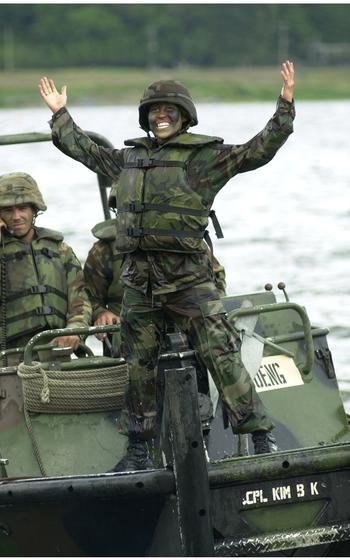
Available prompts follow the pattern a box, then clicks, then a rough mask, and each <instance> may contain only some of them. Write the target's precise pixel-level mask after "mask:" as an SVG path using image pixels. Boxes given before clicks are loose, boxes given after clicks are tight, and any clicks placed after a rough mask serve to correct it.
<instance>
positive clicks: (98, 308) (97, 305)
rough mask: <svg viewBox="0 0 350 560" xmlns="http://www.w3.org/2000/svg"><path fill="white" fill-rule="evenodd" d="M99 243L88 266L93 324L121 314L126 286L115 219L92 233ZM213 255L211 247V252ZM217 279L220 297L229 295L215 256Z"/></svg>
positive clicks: (91, 251)
mask: <svg viewBox="0 0 350 560" xmlns="http://www.w3.org/2000/svg"><path fill="white" fill-rule="evenodd" d="M91 231H92V233H93V235H94V236H95V237H97V239H98V241H96V243H94V244H93V246H92V247H91V249H90V251H89V254H88V256H87V259H86V262H85V265H84V276H85V283H86V288H87V291H88V294H89V297H90V301H91V304H92V320H93V322H94V321H96V319H97V318H98V317H99V316H100V315H101V313H103V312H104V311H106V309H109V310H110V311H112V313H115V314H116V315H120V311H121V306H122V300H123V292H124V287H123V285H122V283H121V281H120V275H121V265H122V257H123V254H122V253H119V252H118V251H117V249H116V248H115V237H116V224H115V218H112V219H110V220H106V221H104V222H100V223H98V224H96V225H95V226H94V227H93V229H92V230H91ZM207 254H208V256H209V257H211V255H210V253H209V248H208V249H207ZM211 264H212V267H213V279H214V283H215V286H216V288H217V290H218V292H219V295H220V297H224V296H225V295H226V274H225V269H224V267H223V266H222V265H221V264H220V263H219V261H218V260H217V258H216V257H215V256H214V255H213V258H212V263H211V260H210V261H208V266H211Z"/></svg>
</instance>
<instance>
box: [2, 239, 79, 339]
mask: <svg viewBox="0 0 350 560" xmlns="http://www.w3.org/2000/svg"><path fill="white" fill-rule="evenodd" d="M35 229H36V234H37V237H36V238H35V239H33V241H32V243H30V244H26V243H22V242H21V241H19V240H18V239H16V238H15V237H12V236H11V237H9V236H8V235H6V236H5V238H4V239H5V244H4V248H3V249H2V250H3V251H4V259H5V268H6V294H5V300H6V338H7V340H11V339H13V338H16V337H18V336H21V335H25V334H27V333H31V332H33V333H35V332H37V331H39V330H42V329H54V328H55V329H56V328H63V327H65V326H66V322H67V307H68V304H67V299H68V298H67V291H68V287H67V277H66V270H65V267H64V264H63V263H62V261H61V257H60V253H59V245H60V243H61V242H62V240H63V236H62V234H61V233H59V232H56V231H53V230H49V229H44V228H35Z"/></svg>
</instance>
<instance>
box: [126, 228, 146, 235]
mask: <svg viewBox="0 0 350 560" xmlns="http://www.w3.org/2000/svg"><path fill="white" fill-rule="evenodd" d="M126 235H128V236H129V237H141V236H142V235H143V228H127V230H126Z"/></svg>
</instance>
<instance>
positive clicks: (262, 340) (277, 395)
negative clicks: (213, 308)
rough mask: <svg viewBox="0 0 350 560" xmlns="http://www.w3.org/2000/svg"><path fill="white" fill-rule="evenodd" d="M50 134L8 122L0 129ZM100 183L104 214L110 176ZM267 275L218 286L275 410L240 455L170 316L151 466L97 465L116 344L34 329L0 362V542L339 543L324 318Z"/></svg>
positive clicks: (115, 385) (342, 527)
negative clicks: (20, 350)
mask: <svg viewBox="0 0 350 560" xmlns="http://www.w3.org/2000/svg"><path fill="white" fill-rule="evenodd" d="M88 134H89V135H90V137H91V138H92V139H93V140H94V141H95V142H97V143H99V144H101V145H105V146H111V144H110V143H109V142H108V141H107V140H106V139H105V138H103V137H101V136H99V135H97V134H95V133H92V132H88ZM50 140H51V137H50V135H46V134H40V133H32V134H19V135H11V136H2V137H0V144H2V145H9V144H17V143H23V142H44V141H50ZM98 184H99V188H100V193H101V200H102V208H103V212H104V217H105V218H106V219H107V218H109V210H108V205H107V195H106V191H107V189H108V187H109V186H110V185H109V184H108V182H107V180H106V179H105V178H104V177H100V176H98ZM278 287H279V289H280V291H279V292H278V294H279V296H278V297H277V295H276V294H275V293H274V291H273V289H272V286H271V285H266V287H265V289H264V290H262V291H261V292H258V293H252V294H241V295H234V296H228V297H226V298H224V300H223V301H224V304H225V306H226V310H227V316H228V319H229V320H230V321H232V322H233V324H234V325H235V328H236V329H237V330H239V332H240V334H241V339H242V347H241V354H242V359H243V361H244V363H245V365H246V367H247V369H248V371H249V372H250V373H251V375H252V377H253V378H254V383H255V386H256V388H257V391H258V393H259V395H260V397H261V398H262V400H263V402H264V404H265V406H266V407H267V409H268V412H269V414H270V416H271V417H272V419H273V422H274V424H275V425H276V429H275V431H274V434H275V436H276V440H277V445H278V448H277V449H276V450H275V451H274V452H273V453H271V454H263V455H253V454H252V449H251V443H250V441H249V439H248V437H247V436H240V437H234V436H233V435H232V432H231V429H230V428H229V425H228V421H227V418H226V417H225V414H224V413H223V409H222V407H221V403H220V400H219V399H218V397H217V393H216V390H215V387H214V386H213V383H212V380H211V378H210V375H209V374H208V373H207V372H206V371H204V370H203V368H202V367H201V366H200V364H199V363H198V362H197V360H196V356H195V354H194V352H193V351H192V350H191V348H189V347H188V345H187V343H186V340H185V338H184V337H183V335H182V334H181V333H179V332H176V331H174V330H172V329H171V328H170V327H169V331H168V332H167V334H166V338H165V339H166V344H165V346H164V348H163V352H162V355H161V357H160V361H159V389H160V391H163V397H164V398H163V399H161V401H162V402H163V410H162V429H161V434H162V435H161V438H160V441H157V442H155V443H154V446H153V449H152V453H153V455H154V460H155V463H156V468H155V469H153V470H147V471H137V472H125V473H113V472H108V471H110V469H111V468H112V467H113V465H114V464H115V463H116V462H117V460H118V459H119V458H121V457H122V455H123V454H124V452H125V448H126V437H124V436H123V435H121V434H119V433H118V432H117V430H116V427H115V420H116V418H117V417H118V415H119V414H121V409H122V406H123V404H122V403H123V399H122V395H123V391H124V387H125V385H126V383H127V367H126V364H125V362H124V360H123V358H122V357H121V356H120V355H118V352H117V345H113V349H114V350H113V355H110V356H103V355H93V352H92V351H91V349H90V348H89V346H88V345H83V348H82V353H83V356H81V353H80V355H79V357H73V359H72V358H71V356H70V354H69V352H67V351H66V350H65V349H63V350H62V349H56V350H54V349H51V350H50V352H51V354H50V359H49V360H47V361H44V359H41V358H40V361H36V360H33V352H34V350H35V349H36V351H38V352H41V351H42V352H45V351H47V350H48V345H47V340H48V339H49V338H50V337H52V336H53V335H59V334H63V333H69V334H73V333H81V332H82V330H81V329H76V330H73V329H60V330H55V331H46V332H44V333H40V334H39V335H35V336H34V337H33V338H32V339H31V341H30V342H29V343H28V344H27V346H26V347H25V349H24V356H23V362H22V363H21V364H20V366H18V367H10V366H7V367H6V366H3V367H1V368H0V397H1V399H0V470H1V478H0V553H1V555H2V556H49V557H50V556H56V557H57V556H126V557H128V556H130V557H131V556H153V557H157V556H163V557H164V556H281V555H282V556H347V555H348V552H349V550H350V543H349V540H350V431H349V425H348V418H347V415H346V412H345V410H344V406H343V402H342V399H341V396H340V392H339V388H338V383H337V378H336V373H335V371H334V366H333V362H332V355H331V351H330V349H329V347H328V343H327V334H328V330H327V328H324V327H320V326H314V325H313V324H312V323H310V320H309V317H308V314H307V311H306V310H305V308H304V307H302V306H299V305H298V304H297V303H294V302H291V301H290V300H289V298H288V295H287V291H286V287H285V285H284V284H283V283H282V282H281V283H280V284H279V286H278ZM106 330H107V331H108V332H110V334H111V336H112V337H115V338H117V334H118V327H117V326H113V327H108V328H107V327H91V328H90V329H86V330H84V331H83V332H85V334H89V335H93V334H94V333H96V332H100V331H106ZM6 353H8V350H6V349H2V351H1V358H3V357H4V356H5V355H6ZM39 356H40V354H39Z"/></svg>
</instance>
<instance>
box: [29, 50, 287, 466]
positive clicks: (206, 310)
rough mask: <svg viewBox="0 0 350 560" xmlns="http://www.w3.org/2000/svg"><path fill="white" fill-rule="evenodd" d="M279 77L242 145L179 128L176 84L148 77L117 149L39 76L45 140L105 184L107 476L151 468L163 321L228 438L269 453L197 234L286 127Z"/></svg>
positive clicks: (180, 94)
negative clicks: (121, 434) (199, 370)
mask: <svg viewBox="0 0 350 560" xmlns="http://www.w3.org/2000/svg"><path fill="white" fill-rule="evenodd" d="M281 75H282V82H283V83H282V91H281V94H280V96H279V97H278V102H277V108H276V112H275V114H274V115H273V116H272V118H271V119H270V120H269V121H268V123H267V124H266V126H265V127H264V128H263V130H262V131H261V132H259V133H258V134H257V135H256V136H254V137H253V138H252V139H251V140H249V141H247V142H245V143H240V144H235V145H228V144H224V143H223V139H222V138H220V137H217V136H205V135H202V134H194V133H192V132H189V131H188V129H189V127H193V126H195V125H196V124H197V114H196V109H195V106H194V103H193V100H192V98H191V96H190V94H189V92H188V91H187V89H186V88H185V87H184V86H182V85H181V84H179V83H178V82H174V81H172V80H169V81H164V80H162V81H158V82H155V83H153V84H151V85H150V86H149V87H148V88H147V89H146V91H145V93H144V95H143V97H142V98H141V101H140V105H139V123H140V126H141V128H142V129H143V130H144V131H145V132H146V133H147V136H146V137H145V136H143V137H141V138H134V139H132V140H127V141H126V142H125V147H124V148H123V149H119V150H115V149H108V148H104V147H101V146H98V145H96V144H95V143H94V142H92V141H91V139H90V138H89V137H88V135H86V134H84V132H83V131H82V130H81V129H80V128H79V127H78V126H77V125H76V124H75V123H74V121H73V119H72V117H71V115H70V113H69V112H68V110H67V108H66V104H67V88H66V86H63V87H62V89H61V91H60V92H59V91H57V89H56V87H55V84H54V82H53V80H51V79H48V78H46V77H44V78H42V79H41V80H40V83H39V86H38V87H39V91H40V94H41V96H42V98H43V100H44V101H45V103H46V104H47V105H48V107H49V108H50V109H51V111H52V112H53V117H52V120H51V128H52V139H53V142H54V144H55V145H56V146H57V147H58V148H59V149H60V150H61V151H62V152H63V153H65V154H66V155H69V156H70V157H72V158H73V159H75V160H77V161H80V162H81V163H83V164H84V165H86V166H87V167H88V168H89V169H91V170H93V171H95V172H98V173H102V174H104V175H106V176H108V177H110V178H112V180H113V181H114V182H115V185H114V186H113V188H112V189H111V193H110V199H109V202H110V206H111V207H112V208H115V209H117V214H116V241H115V244H116V245H115V246H116V248H117V250H118V251H120V252H121V253H124V258H123V264H122V272H121V279H122V282H123V284H124V298H123V306H122V311H121V325H122V329H121V330H122V339H123V347H124V351H125V355H126V359H127V362H128V365H129V378H130V386H129V390H128V394H127V406H128V410H129V447H128V452H127V454H126V456H125V457H124V458H123V459H122V460H121V462H120V463H119V464H118V465H116V467H115V470H117V471H119V470H125V469H128V470H132V469H145V468H148V467H150V466H151V464H150V459H149V457H148V454H147V441H148V440H149V439H150V438H152V437H154V435H155V434H156V430H157V426H156V417H155V414H154V410H155V399H156V391H155V378H156V371H157V369H156V368H157V359H158V353H159V348H160V345H161V333H162V330H163V329H162V327H163V323H164V320H165V319H169V318H170V319H171V320H172V321H174V322H175V323H176V324H177V326H178V327H179V328H180V329H181V330H182V331H184V332H185V333H186V335H187V337H188V339H189V342H190V344H191V346H192V348H194V349H195V350H196V352H197V354H198V355H199V356H200V357H201V359H202V361H203V362H204V364H205V365H206V367H207V368H208V370H209V371H210V373H211V375H212V377H213V380H214V382H215V384H216V386H217V388H218V391H219V394H220V397H221V400H222V403H223V405H224V407H225V409H226V412H227V415H228V417H229V420H230V423H231V427H232V430H233V432H234V433H235V434H242V433H252V436H253V443H254V450H255V453H266V452H270V451H271V445H270V432H271V430H272V429H273V425H272V423H271V421H270V419H269V418H268V417H267V415H266V412H265V410H264V408H263V405H262V403H261V401H260V399H259V397H258V395H257V394H256V391H255V389H254V386H253V383H252V381H251V380H250V377H249V375H248V373H247V371H246V370H245V368H244V366H243V364H242V362H241V359H240V353H239V350H238V348H239V343H238V339H237V333H236V331H235V330H234V329H233V327H232V326H231V325H230V324H229V322H228V321H227V319H226V312H225V308H224V306H223V303H222V302H221V300H220V297H219V294H218V291H217V290H216V288H215V284H214V282H213V273H212V267H211V264H210V258H209V257H208V255H207V253H206V250H205V245H206V244H205V239H206V238H207V233H206V228H207V225H208V218H209V217H211V216H212V215H213V214H212V205H213V202H214V199H215V196H216V195H217V193H218V192H219V191H220V190H221V189H222V188H223V187H224V185H225V184H226V183H227V182H228V181H229V180H230V179H232V178H233V177H235V176H236V175H238V174H239V173H244V172H246V171H252V170H254V169H257V168H259V167H261V166H263V165H265V164H266V163H268V162H269V161H271V159H272V158H273V157H274V156H275V154H276V152H277V151H278V150H279V149H280V148H281V147H282V146H283V144H284V143H285V142H286V140H287V138H288V136H289V135H290V134H291V133H292V132H293V119H294V116H295V110H294V101H293V87H294V67H293V63H291V62H290V61H286V62H284V63H283V64H282V69H281Z"/></svg>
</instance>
